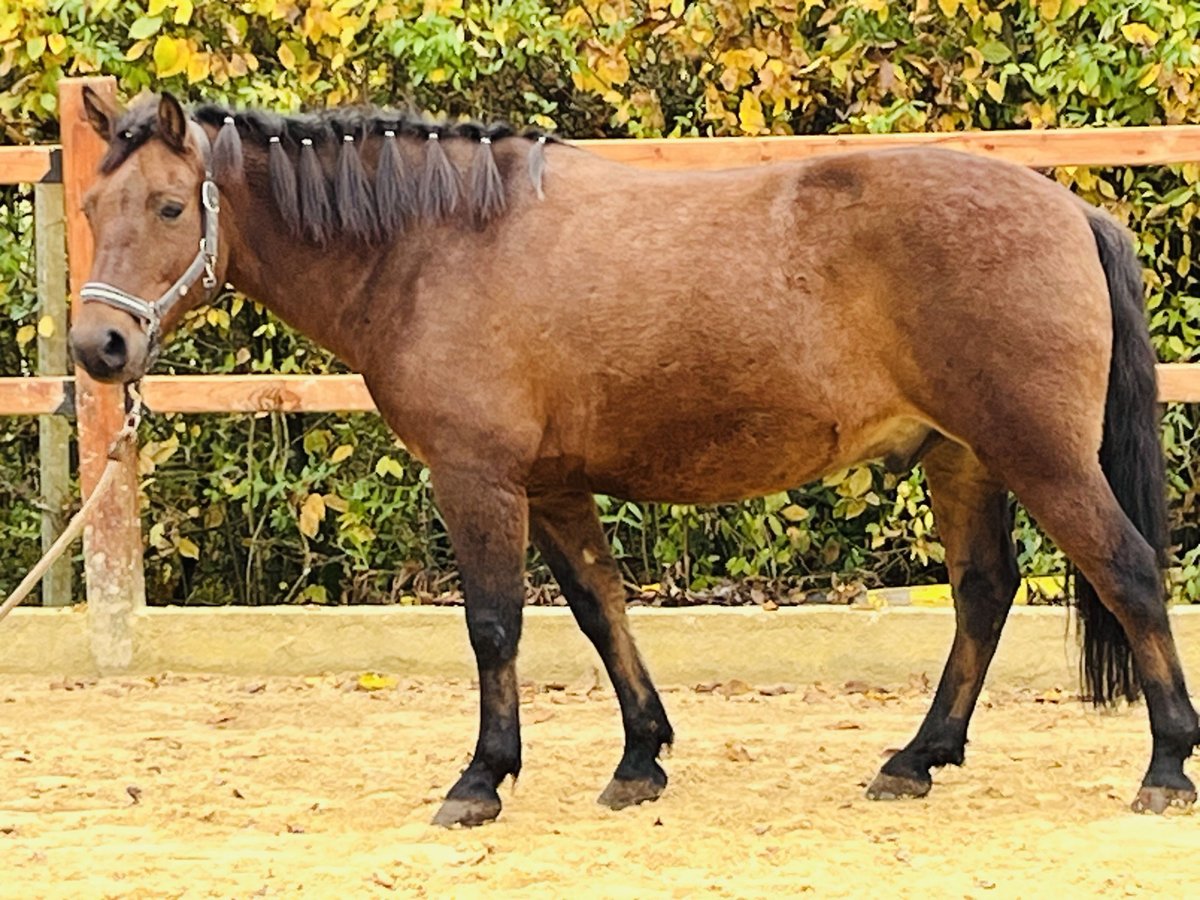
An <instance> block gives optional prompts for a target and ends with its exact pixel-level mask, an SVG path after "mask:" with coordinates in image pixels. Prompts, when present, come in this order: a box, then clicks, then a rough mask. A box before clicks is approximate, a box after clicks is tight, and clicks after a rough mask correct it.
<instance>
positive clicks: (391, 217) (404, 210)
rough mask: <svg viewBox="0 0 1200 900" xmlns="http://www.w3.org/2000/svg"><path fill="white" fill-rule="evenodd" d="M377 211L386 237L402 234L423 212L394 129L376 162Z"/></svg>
mask: <svg viewBox="0 0 1200 900" xmlns="http://www.w3.org/2000/svg"><path fill="white" fill-rule="evenodd" d="M375 211H376V214H377V215H378V216H379V228H380V230H381V231H382V232H383V233H384V234H385V235H393V234H399V233H400V232H401V231H403V230H404V229H405V227H407V225H408V224H409V223H410V222H413V221H416V219H417V217H418V216H419V215H420V212H421V208H420V206H419V204H418V201H417V194H416V191H415V190H414V188H413V185H412V179H411V178H409V177H408V176H407V173H406V172H405V169H404V160H403V159H402V158H401V156H400V148H399V147H398V146H397V145H396V131H395V129H392V128H387V129H385V130H384V132H383V143H382V145H381V146H380V149H379V158H378V159H377V160H376V161H375Z"/></svg>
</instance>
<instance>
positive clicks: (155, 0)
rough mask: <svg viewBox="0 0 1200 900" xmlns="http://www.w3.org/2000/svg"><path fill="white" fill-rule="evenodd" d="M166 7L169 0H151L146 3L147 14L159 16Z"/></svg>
mask: <svg viewBox="0 0 1200 900" xmlns="http://www.w3.org/2000/svg"><path fill="white" fill-rule="evenodd" d="M166 8H167V0H150V2H149V3H147V4H146V15H148V16H157V15H158V14H159V13H160V12H162V11H163V10H164V9H166Z"/></svg>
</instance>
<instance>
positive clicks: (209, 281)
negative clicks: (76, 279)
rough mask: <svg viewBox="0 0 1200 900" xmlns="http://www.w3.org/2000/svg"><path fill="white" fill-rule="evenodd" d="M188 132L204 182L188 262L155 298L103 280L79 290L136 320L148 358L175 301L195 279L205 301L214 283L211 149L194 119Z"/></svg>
mask: <svg viewBox="0 0 1200 900" xmlns="http://www.w3.org/2000/svg"><path fill="white" fill-rule="evenodd" d="M188 132H189V133H190V134H191V135H192V137H193V138H194V139H195V140H196V143H197V144H198V145H199V147H200V154H201V156H202V157H203V159H204V181H203V182H202V183H201V185H200V222H201V227H202V228H203V231H204V233H203V236H202V237H201V238H200V247H199V249H198V250H197V251H196V255H195V257H194V258H193V259H192V262H191V265H189V266H188V267H187V269H186V270H184V273H183V274H182V275H180V276H179V278H178V280H176V282H175V283H174V284H173V285H171V286H170V287H169V288H167V290H166V292H164V293H163V294H162V296H160V297H159V298H158V299H156V300H146V299H145V298H143V297H139V296H137V295H136V294H131V293H129V292H128V291H125V290H122V289H121V288H119V287H116V286H115V285H111V284H107V283H105V282H103V281H89V282H87V283H86V284H85V285H84V286H83V287H82V288H80V290H79V299H81V300H82V301H83V302H84V303H103V304H104V305H105V306H111V307H112V308H113V309H119V310H121V311H122V312H126V313H129V315H131V316H133V317H134V318H135V319H138V320H140V321H141V322H142V325H143V327H144V328H145V330H146V334H147V336H148V337H149V340H150V356H151V360H153V358H154V357H155V356H157V355H158V350H159V347H160V344H161V341H162V320H163V319H165V318H166V317H167V314H168V313H170V311H171V309H172V308H173V307H174V306H175V304H176V303H178V302H179V301H180V300H182V299H183V298H184V297H186V296H187V294H188V292H189V291H190V290H191V289H192V288H193V287H195V286H196V283H197V282H199V283H200V286H201V287H202V288H203V289H204V292H205V300H207V299H209V298H210V297H211V296H212V293H213V290H214V289H215V288H216V286H217V250H218V244H217V238H218V233H219V229H218V225H219V222H218V219H219V217H220V212H221V194H220V191H218V190H217V183H216V182H215V181H214V180H213V175H212V161H211V158H212V148H211V146H210V145H209V141H208V135H207V134H205V132H204V129H203V128H201V127H200V125H199V124H198V123H196V122H189V123H188Z"/></svg>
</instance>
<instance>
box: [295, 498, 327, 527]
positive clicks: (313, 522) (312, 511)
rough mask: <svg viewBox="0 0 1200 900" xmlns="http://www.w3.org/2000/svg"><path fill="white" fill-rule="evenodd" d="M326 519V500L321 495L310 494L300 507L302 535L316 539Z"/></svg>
mask: <svg viewBox="0 0 1200 900" xmlns="http://www.w3.org/2000/svg"><path fill="white" fill-rule="evenodd" d="M324 518H325V498H324V497H322V496H321V495H320V494H309V495H308V497H307V498H306V499H305V501H304V505H303V506H301V507H300V533H301V534H302V535H304V536H305V537H316V534H317V529H318V528H320V527H321V521H322V520H323V519H324Z"/></svg>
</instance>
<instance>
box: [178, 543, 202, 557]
mask: <svg viewBox="0 0 1200 900" xmlns="http://www.w3.org/2000/svg"><path fill="white" fill-rule="evenodd" d="M177 548H178V550H179V555H180V556H185V557H187V558H188V559H199V558H200V548H199V547H197V546H196V544H195V543H194V542H193V541H190V540H188V539H187V538H180V539H179V544H178V545H177Z"/></svg>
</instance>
